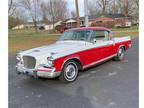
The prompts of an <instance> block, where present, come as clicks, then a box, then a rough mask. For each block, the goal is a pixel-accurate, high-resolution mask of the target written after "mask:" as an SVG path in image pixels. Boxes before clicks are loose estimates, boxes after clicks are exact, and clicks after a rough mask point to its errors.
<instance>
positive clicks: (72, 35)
mask: <svg viewBox="0 0 144 108" xmlns="http://www.w3.org/2000/svg"><path fill="white" fill-rule="evenodd" d="M89 37H90V31H88V30H87V31H86V30H85V31H84V30H83V31H67V32H64V33H63V34H62V36H61V38H60V41H64V40H78V41H79V40H83V41H86V40H88V38H89Z"/></svg>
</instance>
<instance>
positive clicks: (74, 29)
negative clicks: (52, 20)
mask: <svg viewBox="0 0 144 108" xmlns="http://www.w3.org/2000/svg"><path fill="white" fill-rule="evenodd" d="M76 30H107V31H110V29H108V28H105V27H79V28H72V29H68V30H66V31H76Z"/></svg>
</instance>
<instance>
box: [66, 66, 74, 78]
mask: <svg viewBox="0 0 144 108" xmlns="http://www.w3.org/2000/svg"><path fill="white" fill-rule="evenodd" d="M65 73H66V77H67V78H68V79H71V78H73V77H74V76H75V73H76V69H75V67H74V65H68V66H67V68H66V71H65Z"/></svg>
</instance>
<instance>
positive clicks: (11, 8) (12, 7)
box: [8, 0, 16, 16]
mask: <svg viewBox="0 0 144 108" xmlns="http://www.w3.org/2000/svg"><path fill="white" fill-rule="evenodd" d="M15 10H16V3H15V2H14V1H13V0H9V2H8V15H9V16H12V15H13V14H14V13H15Z"/></svg>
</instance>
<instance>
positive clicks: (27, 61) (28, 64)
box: [23, 56, 36, 69]
mask: <svg viewBox="0 0 144 108" xmlns="http://www.w3.org/2000/svg"><path fill="white" fill-rule="evenodd" d="M23 62H24V67H25V68H28V69H34V68H35V65H36V59H35V58H34V57H32V56H23Z"/></svg>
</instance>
